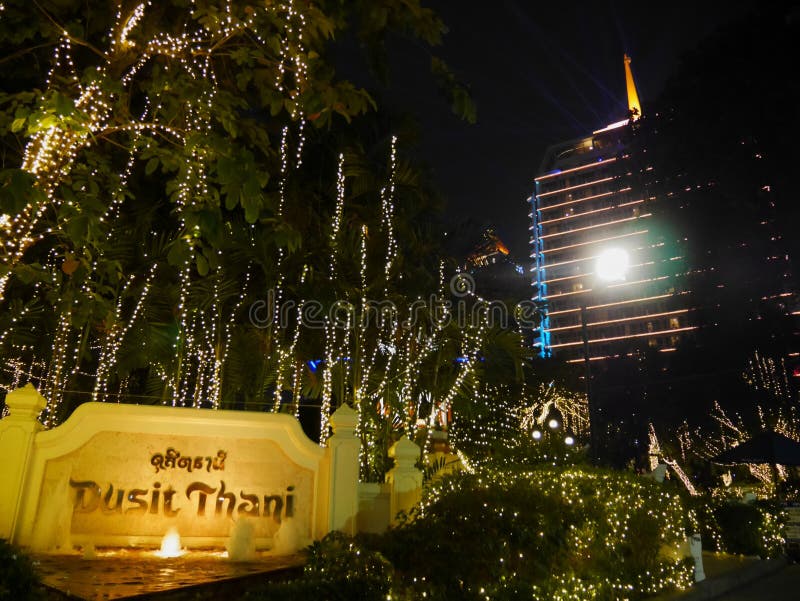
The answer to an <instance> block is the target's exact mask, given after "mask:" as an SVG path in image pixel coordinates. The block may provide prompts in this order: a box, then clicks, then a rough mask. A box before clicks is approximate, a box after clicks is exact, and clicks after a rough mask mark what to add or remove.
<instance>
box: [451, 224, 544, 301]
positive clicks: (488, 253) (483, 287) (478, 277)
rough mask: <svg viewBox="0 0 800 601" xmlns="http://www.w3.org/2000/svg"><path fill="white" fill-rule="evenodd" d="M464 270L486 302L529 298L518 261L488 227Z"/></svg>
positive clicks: (523, 273)
mask: <svg viewBox="0 0 800 601" xmlns="http://www.w3.org/2000/svg"><path fill="white" fill-rule="evenodd" d="M464 270H465V271H466V272H468V273H469V274H470V275H472V276H473V278H474V279H475V285H476V292H477V294H478V295H479V296H480V297H481V298H483V299H486V300H487V301H503V302H506V303H511V305H512V306H513V304H515V303H518V302H520V301H522V300H527V299H529V298H530V284H529V281H528V278H527V275H526V274H525V267H524V265H523V263H522V262H521V261H518V260H516V259H515V258H514V256H513V255H512V254H511V252H510V251H509V250H508V247H507V246H506V245H505V244H504V243H503V241H502V240H501V239H500V237H499V236H498V235H497V234H496V233H495V231H494V229H493V228H487V229H486V230H484V231H483V233H482V234H481V239H480V241H479V242H478V244H477V245H476V246H475V247H474V248H473V250H472V251H471V252H470V254H469V255H468V256H467V259H466V265H465V266H464Z"/></svg>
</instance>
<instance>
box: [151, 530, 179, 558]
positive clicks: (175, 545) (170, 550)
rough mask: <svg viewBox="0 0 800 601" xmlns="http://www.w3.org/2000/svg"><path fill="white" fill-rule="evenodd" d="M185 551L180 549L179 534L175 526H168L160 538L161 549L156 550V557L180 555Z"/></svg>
mask: <svg viewBox="0 0 800 601" xmlns="http://www.w3.org/2000/svg"><path fill="white" fill-rule="evenodd" d="M184 553H185V551H184V550H183V549H181V535H180V534H179V533H178V529H177V528H170V529H169V530H167V533H166V534H165V535H164V538H163V539H162V540H161V549H160V550H159V551H156V555H157V556H158V557H164V558H172V557H180V556H181V555H183V554H184Z"/></svg>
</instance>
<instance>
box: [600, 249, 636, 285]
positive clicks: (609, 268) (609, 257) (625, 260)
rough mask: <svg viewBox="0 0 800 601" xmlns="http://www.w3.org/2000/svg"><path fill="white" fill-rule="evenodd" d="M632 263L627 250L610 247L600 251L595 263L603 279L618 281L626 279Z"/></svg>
mask: <svg viewBox="0 0 800 601" xmlns="http://www.w3.org/2000/svg"><path fill="white" fill-rule="evenodd" d="M629 265H630V257H629V256H628V253H627V251H625V250H623V249H621V248H609V249H607V250H604V251H603V252H601V253H600V255H598V257H597V263H596V265H595V273H597V277H599V278H600V279H601V280H605V281H607V282H616V281H619V280H624V279H625V273H626V272H627V271H628V266H629Z"/></svg>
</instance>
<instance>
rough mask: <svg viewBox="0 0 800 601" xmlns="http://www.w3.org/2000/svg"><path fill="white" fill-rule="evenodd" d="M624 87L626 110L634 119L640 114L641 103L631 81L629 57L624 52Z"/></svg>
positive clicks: (634, 85)
mask: <svg viewBox="0 0 800 601" xmlns="http://www.w3.org/2000/svg"><path fill="white" fill-rule="evenodd" d="M624 60H625V87H626V88H627V90H628V112H629V114H630V116H631V119H633V120H634V121H636V120H637V119H639V117H641V116H642V105H641V103H640V102H639V94H637V93H636V84H635V83H634V81H633V73H632V72H631V57H630V56H628V55H627V54H625V59H624Z"/></svg>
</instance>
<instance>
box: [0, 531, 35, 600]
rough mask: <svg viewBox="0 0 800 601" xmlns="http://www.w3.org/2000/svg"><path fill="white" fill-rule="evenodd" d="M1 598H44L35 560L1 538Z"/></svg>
mask: <svg viewBox="0 0 800 601" xmlns="http://www.w3.org/2000/svg"><path fill="white" fill-rule="evenodd" d="M0 599H15V600H17V599H19V600H30V601H35V600H37V599H44V594H43V592H42V590H41V588H40V586H39V576H38V575H37V574H36V569H35V567H34V565H33V562H32V561H31V560H30V558H28V557H27V556H26V555H24V554H23V553H22V551H21V550H20V549H18V548H17V547H15V546H13V545H9V544H8V543H7V542H6V541H5V540H0Z"/></svg>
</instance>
